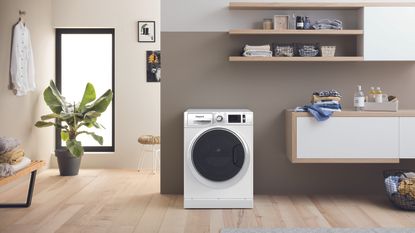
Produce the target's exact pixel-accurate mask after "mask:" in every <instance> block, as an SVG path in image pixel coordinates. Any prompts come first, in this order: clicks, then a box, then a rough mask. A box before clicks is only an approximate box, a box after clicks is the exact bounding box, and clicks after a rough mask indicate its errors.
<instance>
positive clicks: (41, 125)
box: [35, 121, 55, 128]
mask: <svg viewBox="0 0 415 233" xmlns="http://www.w3.org/2000/svg"><path fill="white" fill-rule="evenodd" d="M54 125H55V123H53V122H46V121H38V122H36V124H35V126H36V127H38V128H45V127H49V126H54Z"/></svg>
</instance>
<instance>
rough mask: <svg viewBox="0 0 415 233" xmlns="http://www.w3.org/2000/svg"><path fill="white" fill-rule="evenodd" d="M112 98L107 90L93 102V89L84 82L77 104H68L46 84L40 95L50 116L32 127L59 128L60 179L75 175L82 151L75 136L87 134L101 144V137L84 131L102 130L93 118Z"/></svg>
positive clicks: (57, 153)
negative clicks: (63, 145)
mask: <svg viewBox="0 0 415 233" xmlns="http://www.w3.org/2000/svg"><path fill="white" fill-rule="evenodd" d="M112 97H113V93H112V91H111V90H107V91H106V92H105V93H104V94H103V95H102V96H101V97H99V98H98V99H96V94H95V88H94V86H93V85H92V84H91V83H88V84H87V85H86V87H85V91H84V95H83V97H82V100H81V102H79V103H68V102H67V101H66V100H65V97H63V96H62V95H61V93H60V92H59V90H58V88H57V87H56V85H55V83H54V82H53V81H50V85H49V87H47V88H46V90H45V91H44V92H43V98H44V100H45V103H46V104H47V105H48V106H49V108H50V110H51V111H52V113H50V114H47V115H44V116H41V117H40V119H41V120H40V121H38V122H36V124H35V126H36V127H38V128H44V127H49V126H54V127H56V128H57V129H60V131H61V138H62V140H63V141H65V143H66V147H64V148H62V149H56V150H55V156H56V157H57V160H58V165H59V172H60V174H61V176H75V175H78V172H79V166H80V164H81V157H82V155H83V154H84V148H83V147H82V144H81V142H80V141H78V140H77V139H76V138H77V136H79V135H81V134H87V135H90V136H91V137H92V138H94V139H95V140H96V141H97V142H98V143H99V144H100V145H102V144H103V141H104V139H103V137H101V136H99V135H96V134H95V133H94V132H90V131H88V128H97V129H100V128H104V126H102V125H101V124H99V123H98V122H97V119H98V118H99V117H100V116H101V114H102V113H103V112H105V110H106V109H107V107H108V106H109V105H110V103H111V101H112Z"/></svg>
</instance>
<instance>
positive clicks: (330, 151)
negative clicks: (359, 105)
mask: <svg viewBox="0 0 415 233" xmlns="http://www.w3.org/2000/svg"><path fill="white" fill-rule="evenodd" d="M398 157H399V118H398V117H332V118H330V119H329V120H327V121H324V122H317V121H316V120H315V119H314V118H311V117H298V118H297V158H299V159H301V158H304V159H305V158H323V159H324V158H333V159H349V158H361V159H366V158H377V159H381V158H398Z"/></svg>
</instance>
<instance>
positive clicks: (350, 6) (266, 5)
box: [229, 2, 415, 10]
mask: <svg viewBox="0 0 415 233" xmlns="http://www.w3.org/2000/svg"><path fill="white" fill-rule="evenodd" d="M414 6H415V3H413V2H412V3H411V2H394V3H389V2H366V3H323V2H309V3H304V2H303V3H300V2H292V3H290V2H286V3H285V2H284V3H283V2H230V3H229V9H230V10H325V9H327V10H357V9H361V8H363V7H414Z"/></svg>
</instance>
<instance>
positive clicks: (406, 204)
mask: <svg viewBox="0 0 415 233" xmlns="http://www.w3.org/2000/svg"><path fill="white" fill-rule="evenodd" d="M406 172H414V171H410V170H386V171H384V172H383V178H384V179H386V178H388V177H389V176H401V175H402V174H404V173H406ZM385 189H386V194H387V196H388V198H389V200H390V201H391V202H392V204H393V205H394V206H396V207H398V208H400V209H404V210H415V199H414V198H412V197H411V196H409V195H401V194H400V193H399V192H396V193H391V192H390V190H391V188H390V187H388V185H387V184H386V182H385Z"/></svg>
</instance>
